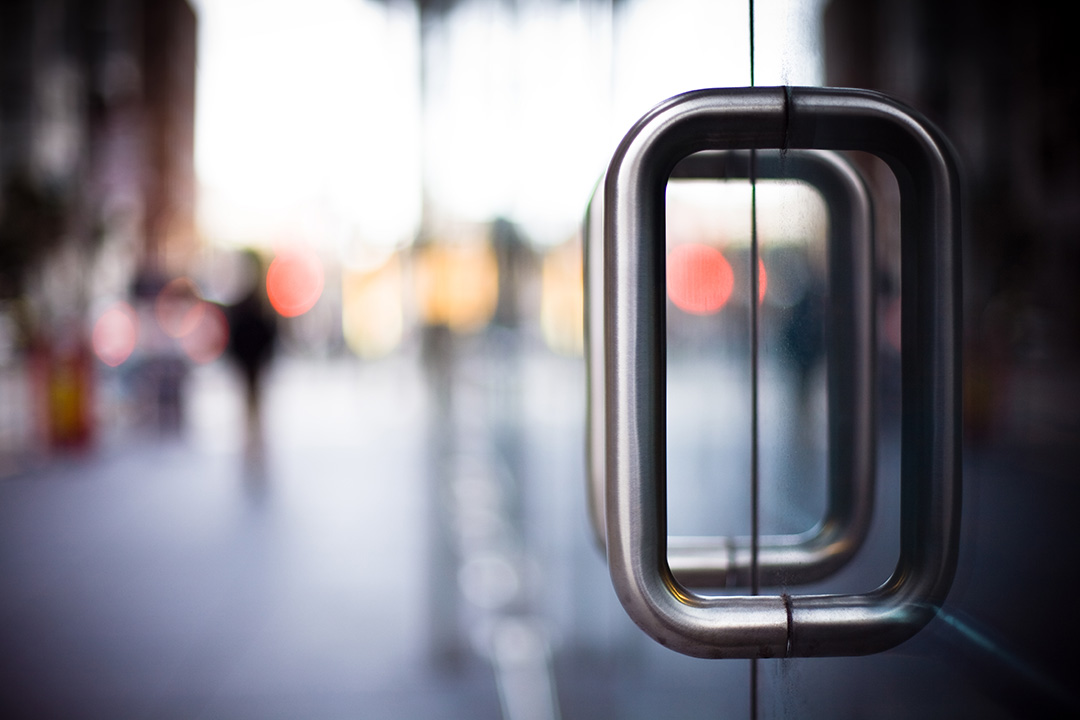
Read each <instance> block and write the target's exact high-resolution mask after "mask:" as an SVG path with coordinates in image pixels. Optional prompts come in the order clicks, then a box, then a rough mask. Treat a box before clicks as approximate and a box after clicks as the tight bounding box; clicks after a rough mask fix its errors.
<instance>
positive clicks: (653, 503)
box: [603, 87, 961, 658]
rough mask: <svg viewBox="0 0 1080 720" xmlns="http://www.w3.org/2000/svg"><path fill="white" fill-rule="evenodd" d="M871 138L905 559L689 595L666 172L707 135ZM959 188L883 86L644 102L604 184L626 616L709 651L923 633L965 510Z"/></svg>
mask: <svg viewBox="0 0 1080 720" xmlns="http://www.w3.org/2000/svg"><path fill="white" fill-rule="evenodd" d="M751 148H756V149H769V148H772V149H781V150H793V149H831V150H861V151H865V152H869V153H872V154H875V155H877V156H878V157H880V158H882V159H883V160H884V161H885V162H886V163H887V164H888V165H889V167H890V168H891V170H892V172H893V173H894V175H895V176H896V180H897V184H898V186H899V189H900V198H901V255H902V257H901V293H902V294H901V311H902V321H901V322H902V328H901V333H902V343H903V348H902V352H901V378H902V385H903V387H902V390H901V397H902V404H903V410H902V420H901V468H900V475H901V480H900V482H901V490H900V495H901V508H900V526H901V527H900V558H899V560H898V562H897V566H896V569H895V571H894V572H893V575H892V576H891V577H890V578H889V579H888V580H887V581H886V582H885V583H884V584H883V585H882V586H881V587H879V588H877V589H874V590H871V591H869V592H866V593H862V594H846V595H819V596H813V595H809V596H788V595H772V596H767V595H761V596H725V597H708V596H702V595H698V594H695V593H693V592H692V591H690V590H688V589H687V588H686V587H685V586H684V585H683V584H682V583H680V582H679V581H678V580H677V579H676V578H675V576H674V575H673V573H672V571H671V568H670V567H669V565H668V560H667V527H666V525H667V518H666V508H665V499H664V498H665V484H666V478H665V472H666V446H665V429H664V428H665V423H666V418H665V387H666V367H665V355H666V354H665V336H664V323H665V299H666V298H665V291H664V288H665V248H664V245H665V243H664V235H665V221H664V188H665V186H666V184H667V181H668V177H669V176H670V174H671V171H672V169H673V168H674V167H675V166H676V164H677V163H678V162H679V161H680V160H682V159H683V158H685V157H687V156H689V155H692V154H693V153H695V152H699V151H703V150H730V149H751ZM959 207H960V197H959V181H958V175H957V170H956V162H955V160H954V154H953V151H952V149H951V148H950V146H949V143H948V141H947V140H946V139H945V138H944V136H943V135H942V134H941V133H940V132H939V131H938V130H937V129H936V128H935V127H933V126H932V125H931V124H930V123H929V122H928V121H927V120H925V119H924V118H922V117H921V116H920V115H919V114H918V113H916V112H915V111H913V110H911V109H910V108H907V107H906V106H904V105H902V104H900V103H899V102H897V101H895V100H892V99H890V98H888V97H886V96H884V95H881V94H878V93H874V92H870V91H862V90H836V89H825V88H784V87H780V88H744V89H716V90H701V91H696V92H692V93H687V94H684V95H680V96H677V97H675V98H672V99H670V100H668V101H666V102H664V103H662V104H660V105H659V106H658V107H656V108H655V109H654V110H652V111H651V112H650V113H648V114H647V115H646V116H645V117H643V118H642V119H641V120H640V121H638V123H637V124H636V125H635V126H634V127H633V128H632V129H631V130H630V132H629V133H628V134H627V135H626V137H625V138H624V139H623V141H622V143H621V144H620V145H619V147H618V149H617V150H616V152H615V155H614V157H613V159H612V161H611V164H610V166H609V168H608V171H607V176H606V180H605V194H604V222H603V228H604V288H605V298H604V301H605V302H604V307H605V322H604V325H605V328H604V331H605V339H604V348H605V391H606V392H605V427H606V460H605V462H606V473H607V487H606V490H607V493H606V498H605V515H606V533H607V549H608V566H609V570H610V573H611V579H612V583H613V585H614V587H615V591H616V594H617V595H618V597H619V599H620V601H621V602H622V604H623V607H624V608H625V609H626V611H627V613H628V614H629V615H630V617H631V618H632V619H633V620H634V621H635V622H636V623H637V624H638V625H639V626H640V627H642V629H644V630H645V632H646V633H648V634H649V635H651V636H652V637H653V638H654V639H656V640H657V641H658V642H660V643H661V644H663V645H666V646H668V647H670V648H672V649H674V650H677V651H679V652H682V653H686V654H688V655H695V656H700V657H744V658H754V657H782V656H820V655H861V654H869V653H874V652H879V651H882V650H885V649H888V648H890V647H893V646H895V645H897V644H899V643H901V642H903V641H904V640H906V639H907V638H909V637H911V636H912V635H914V634H915V633H916V632H918V630H919V629H920V628H921V627H923V626H924V625H925V624H926V623H927V622H929V620H930V618H931V617H933V616H934V614H935V612H936V609H937V607H939V606H940V605H941V603H943V602H944V600H945V597H946V595H947V594H948V590H949V587H950V585H951V583H952V577H953V574H954V571H955V566H956V555H957V546H958V541H959V525H960V484H961V480H960V475H961V471H960V442H961V435H960V383H959V382H958V379H959V377H960V374H959V360H960V352H959V349H958V339H959V337H960V322H961V319H960V309H961V303H960V299H961V298H960V211H959Z"/></svg>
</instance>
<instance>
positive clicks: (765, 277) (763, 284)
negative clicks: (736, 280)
mask: <svg viewBox="0 0 1080 720" xmlns="http://www.w3.org/2000/svg"><path fill="white" fill-rule="evenodd" d="M757 269H758V276H757V282H758V285H757V301H758V304H759V305H760V304H761V301H762V300H764V299H765V288H767V287H769V274H768V273H767V272H765V263H764V262H763V261H762V259H761V258H758V261H757Z"/></svg>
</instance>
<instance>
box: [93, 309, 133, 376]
mask: <svg viewBox="0 0 1080 720" xmlns="http://www.w3.org/2000/svg"><path fill="white" fill-rule="evenodd" d="M138 337H139V319H138V317H137V316H136V315H135V310H134V309H133V308H132V307H131V306H130V305H128V304H127V303H126V302H118V303H116V304H115V305H112V306H110V307H109V308H108V309H107V310H106V311H105V312H103V313H101V316H100V317H99V318H98V319H97V322H96V323H94V331H93V333H92V334H91V337H90V342H91V344H92V345H93V347H94V354H95V355H97V356H98V359H99V360H101V362H103V363H105V364H106V365H108V366H109V367H116V366H118V365H120V364H121V363H123V362H124V361H125V360H127V359H128V358H129V357H131V353H132V352H134V351H135V343H136V341H137V340H138Z"/></svg>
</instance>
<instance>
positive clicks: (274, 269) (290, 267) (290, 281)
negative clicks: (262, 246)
mask: <svg viewBox="0 0 1080 720" xmlns="http://www.w3.org/2000/svg"><path fill="white" fill-rule="evenodd" d="M322 291H323V267H322V262H321V261H320V260H319V257H318V255H316V254H315V253H314V252H313V251H311V250H309V249H307V248H303V247H294V248H289V249H287V250H283V251H281V252H279V253H278V255H277V257H275V258H274V261H273V262H272V263H270V269H269V270H267V272H266V295H267V297H268V298H269V299H270V304H271V305H272V306H273V307H274V309H275V310H277V311H278V313H280V314H281V315H282V316H284V317H296V316H297V315H303V314H304V313H306V312H307V311H308V310H310V309H311V308H312V307H314V306H315V303H316V302H318V300H319V296H321V295H322Z"/></svg>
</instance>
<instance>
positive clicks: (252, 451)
mask: <svg viewBox="0 0 1080 720" xmlns="http://www.w3.org/2000/svg"><path fill="white" fill-rule="evenodd" d="M242 261H243V262H244V263H245V265H246V267H245V271H247V273H248V274H249V277H250V278H251V281H250V283H249V286H250V287H249V288H248V290H247V292H245V293H244V294H243V295H242V296H241V297H240V299H239V300H237V301H236V302H235V303H233V304H232V305H230V306H229V307H228V308H226V318H227V319H228V321H229V347H228V354H229V357H231V358H232V359H233V361H234V362H235V363H236V364H237V366H238V368H239V369H240V373H241V377H242V380H243V383H244V410H245V419H246V429H247V436H246V447H245V451H246V453H247V454H248V455H249V456H259V455H261V452H262V446H263V423H262V396H263V383H264V378H265V375H266V370H267V368H268V367H269V366H270V362H271V360H272V359H273V356H274V347H275V343H276V341H277V332H278V326H277V317H276V315H275V314H274V311H273V310H272V309H271V308H270V306H269V303H268V301H267V298H266V285H265V277H266V273H265V272H263V263H262V260H261V258H260V257H259V255H258V254H257V253H256V252H255V251H254V250H246V251H244V254H243V256H242Z"/></svg>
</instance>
